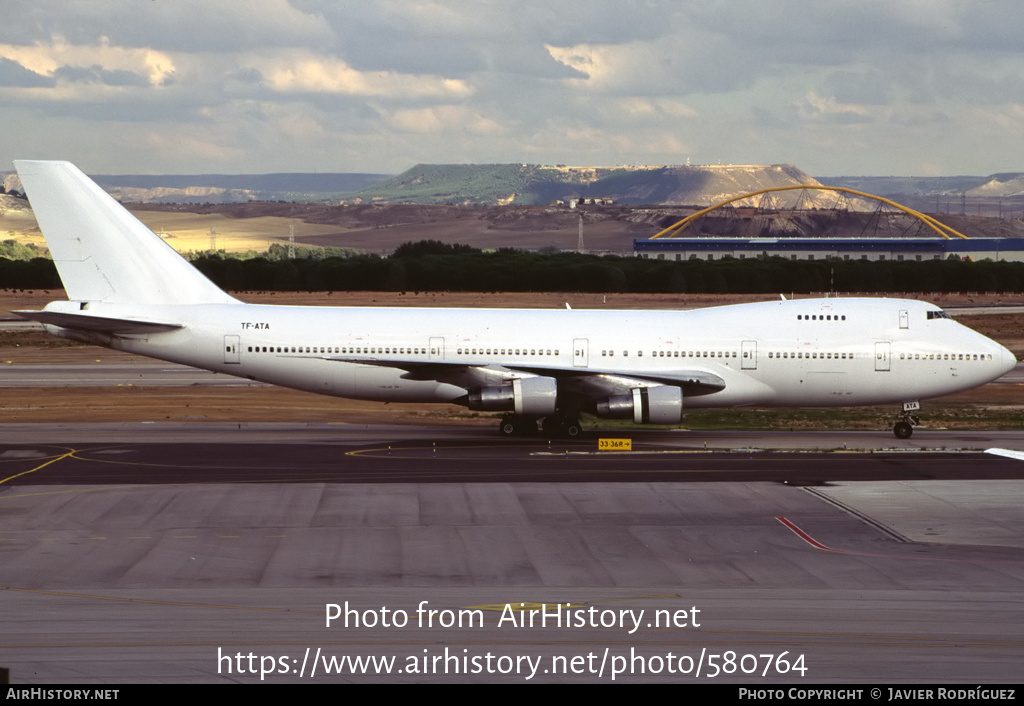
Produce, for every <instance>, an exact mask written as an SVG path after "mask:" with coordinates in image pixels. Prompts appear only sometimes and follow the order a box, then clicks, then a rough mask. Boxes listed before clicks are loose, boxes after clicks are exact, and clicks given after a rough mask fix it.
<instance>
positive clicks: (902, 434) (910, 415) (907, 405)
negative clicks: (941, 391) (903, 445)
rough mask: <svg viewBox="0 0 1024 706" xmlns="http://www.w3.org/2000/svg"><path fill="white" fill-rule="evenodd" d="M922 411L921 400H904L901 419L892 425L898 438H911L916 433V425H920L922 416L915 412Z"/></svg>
mask: <svg viewBox="0 0 1024 706" xmlns="http://www.w3.org/2000/svg"><path fill="white" fill-rule="evenodd" d="M919 411H921V403H920V402H917V401H915V402H904V403H903V411H902V413H901V414H900V420H899V421H898V422H896V423H895V424H894V425H893V427H892V433H893V434H895V435H896V438H897V439H909V438H910V437H911V436H912V435H913V434H914V427H916V426H920V424H921V418H920V417H918V416H917V415H916V414H914V412H919Z"/></svg>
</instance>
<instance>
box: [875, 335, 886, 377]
mask: <svg viewBox="0 0 1024 706" xmlns="http://www.w3.org/2000/svg"><path fill="white" fill-rule="evenodd" d="M875 370H877V371H878V372H885V371H887V370H889V341H878V342H877V343H875Z"/></svg>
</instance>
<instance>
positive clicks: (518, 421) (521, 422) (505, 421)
mask: <svg viewBox="0 0 1024 706" xmlns="http://www.w3.org/2000/svg"><path fill="white" fill-rule="evenodd" d="M498 432H499V433H500V434H501V435H502V436H528V435H530V434H535V433H537V422H536V421H534V420H533V419H530V418H528V417H520V416H518V415H509V416H507V417H502V418H501V424H499V425H498Z"/></svg>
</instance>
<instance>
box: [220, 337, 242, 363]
mask: <svg viewBox="0 0 1024 706" xmlns="http://www.w3.org/2000/svg"><path fill="white" fill-rule="evenodd" d="M239 348H240V345H239V342H238V336H225V337H224V362H225V363H241V362H242V360H241V358H240V357H239Z"/></svg>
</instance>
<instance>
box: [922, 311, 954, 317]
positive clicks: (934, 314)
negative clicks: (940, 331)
mask: <svg viewBox="0 0 1024 706" xmlns="http://www.w3.org/2000/svg"><path fill="white" fill-rule="evenodd" d="M928 318H929V319H952V318H953V317H952V316H950V315H949V314H947V313H946V312H944V311H942V310H941V309H940V310H939V311H929V312H928Z"/></svg>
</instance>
